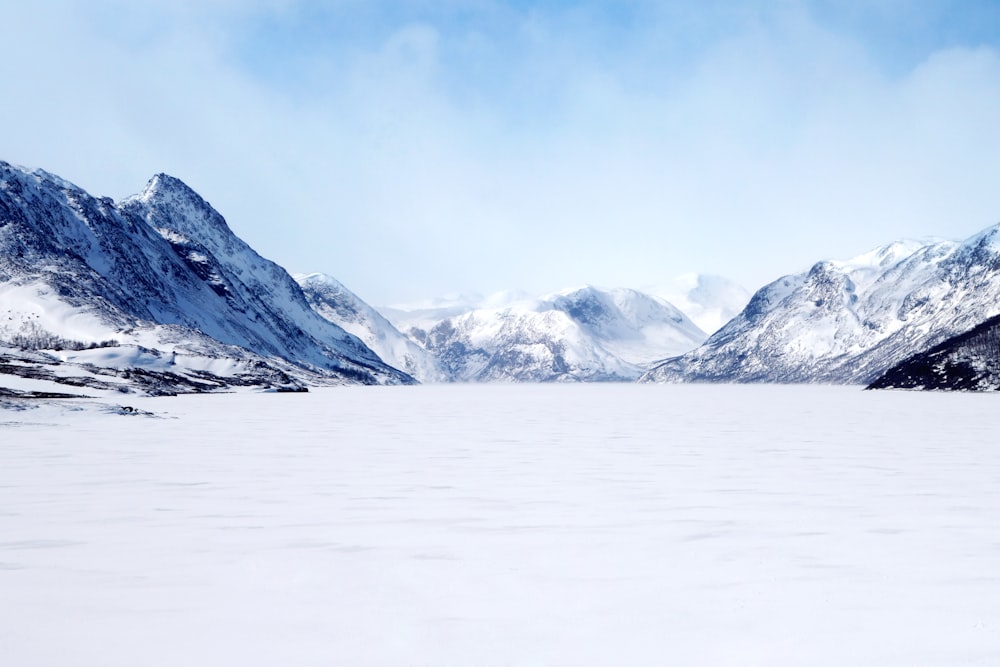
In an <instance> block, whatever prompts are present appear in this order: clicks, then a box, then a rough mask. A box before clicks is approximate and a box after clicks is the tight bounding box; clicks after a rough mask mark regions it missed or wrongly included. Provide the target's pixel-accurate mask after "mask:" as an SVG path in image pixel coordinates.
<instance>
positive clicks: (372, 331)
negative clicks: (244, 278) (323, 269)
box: [293, 273, 448, 383]
mask: <svg viewBox="0 0 1000 667" xmlns="http://www.w3.org/2000/svg"><path fill="white" fill-rule="evenodd" d="M293 277H294V278H295V281H296V282H297V283H298V284H299V286H300V287H301V288H302V291H303V293H305V295H306V300H307V301H308V302H309V305H310V306H312V308H313V310H315V311H316V312H317V313H319V314H320V315H321V316H323V317H324V318H325V319H327V320H329V321H330V322H333V323H334V324H336V325H338V326H339V327H341V328H342V329H344V330H345V331H347V332H349V333H351V334H353V335H355V336H357V337H358V338H360V339H361V340H362V341H363V342H364V343H365V345H367V346H368V347H369V348H371V349H372V350H373V351H375V353H376V354H378V356H379V357H381V359H382V360H383V361H384V362H386V363H387V364H389V365H390V366H392V367H394V368H398V369H400V370H403V371H405V372H406V373H408V374H410V375H412V376H413V377H415V378H416V379H417V380H419V381H420V382H425V383H426V382H444V381H446V380H447V379H448V378H447V375H446V374H445V373H444V371H442V370H441V367H440V366H439V365H438V362H437V359H435V358H434V356H433V355H432V354H431V353H430V352H428V351H427V350H425V349H424V348H422V347H421V346H419V345H417V344H416V343H415V342H413V341H412V340H410V339H409V338H407V337H406V336H404V335H403V334H401V333H400V332H399V331H398V330H397V329H396V327H394V326H393V325H392V324H391V323H390V322H389V320H387V319H386V318H385V317H383V316H382V315H381V314H380V313H379V312H378V311H377V310H375V309H374V308H372V307H371V306H369V305H368V304H367V303H365V302H364V301H363V300H362V299H361V298H360V297H358V296H357V295H356V294H354V293H353V292H351V291H350V290H349V289H347V288H346V287H344V286H343V285H342V284H341V283H340V282H339V281H337V280H336V279H335V278H333V277H331V276H328V275H326V274H324V273H309V274H295V275H294V276H293Z"/></svg>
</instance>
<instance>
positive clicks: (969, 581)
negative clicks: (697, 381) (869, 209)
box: [0, 384, 1000, 667]
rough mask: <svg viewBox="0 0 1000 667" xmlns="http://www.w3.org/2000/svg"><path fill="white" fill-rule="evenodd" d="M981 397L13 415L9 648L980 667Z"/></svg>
mask: <svg viewBox="0 0 1000 667" xmlns="http://www.w3.org/2000/svg"><path fill="white" fill-rule="evenodd" d="M993 398H994V397H993V396H984V395H973V394H962V393H950V394H942V393H929V392H862V391H858V390H857V389H855V388H845V387H823V386H807V387H780V386H757V387H747V386H721V385H719V386H695V385H683V386H648V385H644V386H637V385H622V384H618V385H606V384H605V385H575V386H566V385H560V386H552V385H536V386H523V385H522V386H517V387H510V386H455V385H438V386H423V387H405V388H403V387H342V388H320V389H317V390H314V391H312V392H310V393H309V394H295V395H284V394H224V395H211V396H199V397H192V396H180V397H177V398H170V399H143V398H139V399H137V402H136V403H133V404H131V405H129V406H127V407H130V408H133V409H132V410H126V409H125V408H123V407H116V406H113V405H109V406H108V407H107V409H106V410H105V411H103V412H102V411H97V410H90V411H86V412H66V410H69V407H63V408H61V409H60V408H59V407H58V406H59V405H64V406H66V405H70V404H56V403H49V404H45V405H43V406H42V407H39V408H36V409H25V410H21V411H0V438H2V443H3V445H2V447H0V591H2V604H0V646H2V655H3V660H2V662H3V663H4V664H5V665H6V664H9V665H31V666H32V667H76V666H83V665H102V666H108V667H125V666H131V665H143V666H144V667H157V666H164V667H168V666H169V667H175V666H176V665H189V666H213V667H214V666H217V665H241V666H243V667H252V666H256V665H261V666H264V665H266V666H268V667H270V666H272V665H276V664H281V665H317V666H318V665H352V666H354V665H357V666H366V665H367V666H374V665H387V666H396V665H567V666H570V665H571V666H574V667H577V666H586V665H636V666H644V665H657V666H659V665H665V664H676V665H768V666H783V665H795V666H798V665H831V666H837V667H841V666H843V665H852V666H857V665H862V666H863V665H879V666H881V665H942V666H944V665H948V666H951V665H983V666H986V665H995V664H996V662H997V656H998V655H1000V605H998V604H997V600H1000V558H998V550H1000V526H998V522H997V520H996V519H997V517H998V516H1000V484H997V480H998V479H1000V448H998V447H997V446H996V433H997V432H998V430H1000V411H998V410H996V409H994V407H995V406H994V405H993ZM72 405H75V403H74V404H72ZM143 410H145V411H151V412H154V413H157V416H156V417H150V416H144V415H142V414H141V412H139V411H143Z"/></svg>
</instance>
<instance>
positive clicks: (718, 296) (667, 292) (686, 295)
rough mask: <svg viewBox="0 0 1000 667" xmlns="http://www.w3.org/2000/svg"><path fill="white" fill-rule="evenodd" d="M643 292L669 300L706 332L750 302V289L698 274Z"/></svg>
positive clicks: (732, 316)
mask: <svg viewBox="0 0 1000 667" xmlns="http://www.w3.org/2000/svg"><path fill="white" fill-rule="evenodd" d="M644 291H645V292H648V293H649V294H654V295H656V296H658V297H660V298H661V299H664V300H666V301H669V302H670V303H672V304H673V305H674V306H676V307H677V308H678V309H680V310H681V312H683V313H684V314H685V315H687V316H688V317H690V318H691V321H692V322H694V323H695V324H697V325H698V328H699V329H701V330H702V331H704V332H706V333H708V334H712V333H715V332H716V331H718V330H719V329H720V328H722V326H723V325H724V324H726V322H728V321H729V320H731V319H733V318H734V317H736V316H737V315H738V314H739V313H740V311H741V310H743V308H744V307H746V305H747V303H748V302H749V301H750V292H748V291H747V290H746V289H745V288H743V286H742V285H739V284H737V283H735V282H733V281H732V280H729V279H728V278H723V277H722V276H711V275H704V274H698V273H688V274H684V275H682V276H678V277H677V278H675V279H674V280H673V281H671V282H670V283H668V284H666V285H661V286H659V287H654V288H649V289H646V290H644Z"/></svg>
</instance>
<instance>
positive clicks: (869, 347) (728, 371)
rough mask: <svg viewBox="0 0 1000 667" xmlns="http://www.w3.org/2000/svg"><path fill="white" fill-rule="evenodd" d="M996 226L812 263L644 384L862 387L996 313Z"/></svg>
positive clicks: (999, 235)
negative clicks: (954, 238)
mask: <svg viewBox="0 0 1000 667" xmlns="http://www.w3.org/2000/svg"><path fill="white" fill-rule="evenodd" d="M998 269H1000V226H995V227H990V228H988V229H986V230H984V231H983V232H981V233H979V234H977V235H975V236H973V237H972V238H970V239H968V240H966V241H964V242H962V243H953V242H944V241H942V242H933V243H918V242H913V241H903V242H898V243H894V244H891V245H888V246H885V247H882V248H878V249H875V250H873V251H871V252H869V253H866V254H864V255H861V256H859V257H856V258H854V259H852V260H848V261H826V262H819V263H818V264H816V265H815V266H813V267H812V269H810V270H809V271H808V272H805V273H801V274H797V275H791V276H785V277H784V278H781V279H779V280H777V281H775V282H773V283H771V284H769V285H767V286H765V287H763V288H762V289H761V290H759V291H758V292H757V293H756V294H755V295H754V296H753V298H752V299H751V301H750V303H749V304H748V305H747V307H746V308H745V309H744V310H743V312H741V313H740V314H739V315H738V316H737V317H736V318H734V319H733V320H732V321H730V322H729V323H728V324H727V325H726V326H724V327H723V328H722V329H720V330H719V331H718V332H716V333H715V334H714V335H713V336H711V337H710V338H709V340H708V341H706V342H705V344H704V345H702V346H701V347H699V348H698V349H696V350H694V351H692V352H689V353H688V354H685V355H683V356H680V357H676V358H671V359H667V360H666V361H664V362H663V363H661V364H660V365H658V366H657V367H656V368H654V369H653V370H651V371H650V372H648V373H646V374H645V375H644V376H643V377H642V380H643V381H647V382H683V381H709V382H712V381H715V382H834V383H867V382H869V381H871V380H872V379H874V378H875V377H877V376H878V375H879V374H881V373H882V372H884V371H885V370H886V369H887V368H889V367H891V366H892V365H894V364H896V363H898V362H899V361H901V360H902V359H904V358H906V357H908V356H910V355H912V354H914V353H915V352H918V351H920V350H924V349H927V348H929V347H931V346H933V345H936V344H937V343H939V342H941V341H943V340H944V339H946V338H948V337H950V336H953V335H956V334H958V333H960V332H963V331H966V330H968V329H970V328H971V327H973V326H975V325H976V324H978V323H979V322H982V321H983V320H984V319H986V318H988V317H991V316H993V315H996V314H998V313H1000V270H998Z"/></svg>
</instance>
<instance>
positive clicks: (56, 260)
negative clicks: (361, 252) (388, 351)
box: [0, 162, 411, 383]
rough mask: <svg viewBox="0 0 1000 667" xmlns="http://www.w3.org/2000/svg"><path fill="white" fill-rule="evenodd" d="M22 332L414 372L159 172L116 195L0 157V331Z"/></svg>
mask: <svg viewBox="0 0 1000 667" xmlns="http://www.w3.org/2000/svg"><path fill="white" fill-rule="evenodd" d="M19 337H20V338H27V339H30V340H29V342H30V341H34V342H36V343H38V344H37V345H35V346H36V347H40V349H59V348H62V347H66V346H67V345H66V344H65V343H68V344H69V345H70V346H71V347H72V346H74V345H75V346H77V347H80V346H86V345H90V344H95V343H99V342H108V341H113V342H117V343H120V344H132V345H139V346H143V347H146V348H151V349H157V350H160V351H162V352H164V353H167V354H171V353H173V352H174V351H180V352H183V353H189V354H194V355H200V356H204V357H219V358H223V357H225V358H230V357H231V356H232V350H231V348H232V347H233V346H237V347H239V348H241V349H242V350H243V352H242V355H244V356H250V357H253V359H254V360H256V361H258V362H260V363H262V364H265V365H273V364H272V361H273V360H277V362H275V363H287V364H289V365H291V366H294V367H298V368H300V369H302V370H303V372H305V373H306V374H308V375H310V377H312V378H313V379H316V378H319V379H322V378H323V377H324V376H325V377H326V379H327V380H328V381H331V382H338V381H340V382H365V383H396V382H408V381H411V379H410V378H409V377H408V376H406V375H404V374H403V373H401V372H399V371H396V370H395V369H392V368H389V367H388V366H386V365H385V364H384V363H383V362H382V361H381V360H380V359H379V358H378V356H377V355H375V354H374V353H373V352H372V351H371V350H369V349H368V348H367V347H366V346H365V345H364V344H363V343H362V342H361V341H359V340H358V339H357V338H355V337H354V336H351V335H350V334H348V333H347V332H345V331H344V330H342V329H340V328H339V327H337V326H336V325H334V324H332V323H330V322H328V321H326V320H324V319H323V318H321V317H320V316H319V315H317V314H316V313H315V312H314V311H313V310H312V309H311V308H310V307H309V304H308V303H306V299H305V296H304V295H303V294H302V291H301V290H300V289H299V287H298V285H297V284H296V283H295V281H294V280H292V278H291V276H289V275H288V274H287V273H286V272H285V271H284V270H283V269H282V268H281V267H279V266H277V265H276V264H274V263H273V262H270V261H268V260H266V259H264V258H262V257H261V256H260V255H258V254H257V253H256V252H254V251H253V249H251V248H250V247H249V246H247V245H246V244H245V243H244V242H243V241H241V240H240V239H239V238H237V237H236V236H235V235H234V234H233V233H232V231H230V229H229V227H228V226H227V224H226V222H225V220H224V219H223V218H222V216H221V215H219V213H218V212H216V211H215V210H214V209H213V208H212V207H211V206H210V205H209V204H208V203H207V202H206V201H204V200H203V199H202V198H201V197H199V196H198V195H197V194H196V193H195V192H194V191H193V190H191V189H190V188H189V187H188V186H186V185H185V184H184V183H182V182H181V181H179V180H177V179H176V178H172V177H170V176H166V175H164V174H159V175H157V176H154V177H153V179H152V180H150V182H149V184H148V185H147V186H146V188H145V190H144V191H143V192H142V193H141V194H139V195H136V196H135V197H132V198H130V199H127V200H125V201H123V202H121V203H120V204H115V202H113V201H111V200H110V199H107V198H101V199H98V198H95V197H92V196H90V195H89V194H87V193H86V192H84V191H83V190H81V189H79V188H77V187H76V186H74V185H72V184H70V183H67V182H66V181H64V180H62V179H60V178H58V177H56V176H53V175H51V174H48V173H46V172H44V171H37V170H36V171H27V170H24V169H21V168H18V167H14V166H12V165H9V164H7V163H5V162H0V341H7V342H13V341H14V339H16V338H19ZM50 340H52V341H55V343H56V344H55V345H48V344H47V343H48V341H50Z"/></svg>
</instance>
